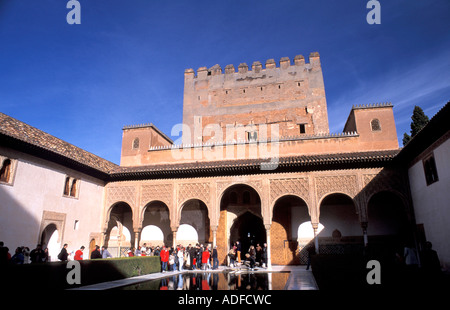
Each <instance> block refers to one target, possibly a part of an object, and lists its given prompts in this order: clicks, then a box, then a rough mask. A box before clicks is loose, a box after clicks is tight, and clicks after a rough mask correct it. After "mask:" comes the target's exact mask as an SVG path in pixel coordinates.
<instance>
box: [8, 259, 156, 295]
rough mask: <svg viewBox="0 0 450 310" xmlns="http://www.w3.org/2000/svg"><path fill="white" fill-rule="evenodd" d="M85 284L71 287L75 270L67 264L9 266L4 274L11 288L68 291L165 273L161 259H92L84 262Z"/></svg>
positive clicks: (82, 278)
mask: <svg viewBox="0 0 450 310" xmlns="http://www.w3.org/2000/svg"><path fill="white" fill-rule="evenodd" d="M80 267H81V277H80V278H81V284H80V285H77V284H74V285H69V284H68V283H67V279H66V277H67V274H68V273H69V272H70V271H71V269H68V268H67V263H66V262H50V263H42V264H26V265H9V266H7V267H4V268H2V270H1V274H2V278H3V277H4V279H5V283H7V284H9V285H8V288H9V289H14V290H15V289H37V290H42V289H44V290H46V289H66V288H73V287H78V286H83V285H89V284H95V283H101V282H106V281H113V280H119V279H124V278H129V277H134V276H139V275H144V274H149V273H155V272H159V271H160V270H161V264H160V258H159V257H157V256H148V257H127V258H109V259H89V260H83V261H80Z"/></svg>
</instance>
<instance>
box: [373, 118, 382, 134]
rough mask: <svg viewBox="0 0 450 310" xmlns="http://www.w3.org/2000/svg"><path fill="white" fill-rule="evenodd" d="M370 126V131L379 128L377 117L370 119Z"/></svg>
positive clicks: (378, 129)
mask: <svg viewBox="0 0 450 310" xmlns="http://www.w3.org/2000/svg"><path fill="white" fill-rule="evenodd" d="M370 126H371V127H372V131H380V130H381V126H380V121H379V120H378V119H377V118H375V119H373V120H371V121H370Z"/></svg>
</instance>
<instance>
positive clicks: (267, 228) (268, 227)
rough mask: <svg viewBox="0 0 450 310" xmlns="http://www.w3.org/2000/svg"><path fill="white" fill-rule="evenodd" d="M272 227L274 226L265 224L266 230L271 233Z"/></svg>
mask: <svg viewBox="0 0 450 310" xmlns="http://www.w3.org/2000/svg"><path fill="white" fill-rule="evenodd" d="M271 226H272V224H264V228H265V229H266V230H267V231H269V232H270V227H271Z"/></svg>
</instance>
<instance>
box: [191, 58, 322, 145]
mask: <svg viewBox="0 0 450 310" xmlns="http://www.w3.org/2000/svg"><path fill="white" fill-rule="evenodd" d="M183 124H184V125H187V127H188V128H189V129H190V130H184V132H183V143H184V144H198V143H205V142H208V141H211V140H214V139H215V140H222V141H229V140H233V139H239V137H236V135H231V136H230V135H228V136H227V126H231V127H234V128H238V127H242V128H243V130H244V131H245V132H244V134H245V135H244V137H240V138H241V139H242V138H244V139H245V140H251V139H258V134H259V132H258V131H259V128H260V126H261V125H262V124H267V125H273V124H276V125H278V131H279V132H278V134H279V135H280V136H289V135H295V136H296V135H301V134H305V135H315V134H322V133H328V132H329V127H328V116H327V104H326V99H325V88H324V82H323V76H322V68H321V65H320V58H319V54H318V53H317V52H315V53H311V54H310V56H309V63H305V58H304V57H303V56H301V55H298V56H295V57H294V61H293V63H291V60H290V59H289V58H288V57H283V58H281V60H280V63H279V66H278V67H277V65H276V62H275V61H274V60H273V59H269V60H267V61H266V63H265V66H264V67H263V65H262V64H261V62H259V61H255V62H254V63H253V64H252V66H251V70H249V67H248V65H247V64H245V63H241V64H240V65H239V66H238V71H237V72H236V70H235V67H234V66H233V65H227V66H226V67H225V72H223V71H222V68H221V67H220V66H219V65H215V66H213V67H211V68H210V69H207V68H206V67H201V68H199V69H198V70H197V72H195V71H194V70H193V69H187V70H186V71H185V74H184V101H183ZM208 126H209V127H211V128H209V129H208ZM218 128H220V130H221V131H222V134H221V135H216V134H215V133H213V131H217V130H218ZM269 135H270V133H269ZM213 136H214V137H213ZM217 137H219V138H217Z"/></svg>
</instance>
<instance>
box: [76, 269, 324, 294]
mask: <svg viewBox="0 0 450 310" xmlns="http://www.w3.org/2000/svg"><path fill="white" fill-rule="evenodd" d="M227 269H230V270H231V268H228V267H224V266H220V267H219V269H217V270H207V271H206V272H224V271H225V270H227ZM199 271H200V272H201V270H184V271H168V272H165V273H163V272H157V273H151V274H146V275H143V276H137V277H132V278H126V279H121V280H115V281H109V282H103V283H97V284H92V285H86V286H81V287H77V288H72V289H70V290H91V291H96V290H108V289H113V288H118V287H122V286H127V285H133V284H137V283H141V282H145V281H150V280H156V279H161V278H164V277H167V276H172V275H178V274H180V273H195V272H199ZM245 272H246V271H245ZM252 272H254V273H265V272H290V275H289V278H288V280H287V282H286V285H285V287H284V289H285V290H318V286H317V283H316V280H315V279H314V276H313V274H312V271H311V270H306V266H272V269H271V270H267V269H265V268H258V269H257V270H255V271H252Z"/></svg>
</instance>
